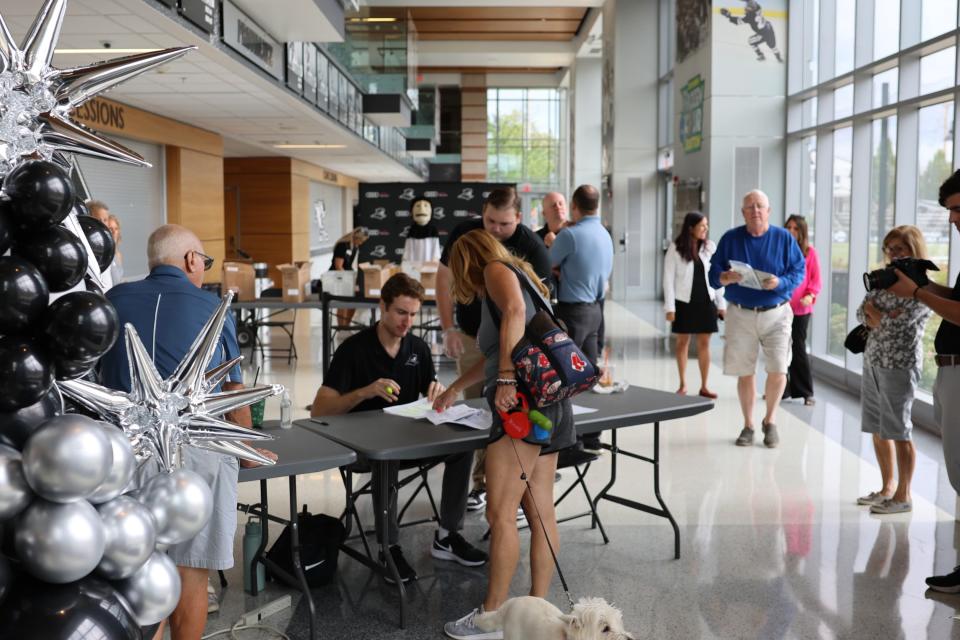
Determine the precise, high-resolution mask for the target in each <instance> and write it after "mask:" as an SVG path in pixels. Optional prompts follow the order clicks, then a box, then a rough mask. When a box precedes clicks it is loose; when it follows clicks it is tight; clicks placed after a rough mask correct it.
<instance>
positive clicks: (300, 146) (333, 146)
mask: <svg viewBox="0 0 960 640" xmlns="http://www.w3.org/2000/svg"><path fill="white" fill-rule="evenodd" d="M273 148H274V149H346V148H347V145H345V144H275V145H273Z"/></svg>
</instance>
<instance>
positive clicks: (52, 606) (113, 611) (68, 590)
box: [0, 577, 142, 640]
mask: <svg viewBox="0 0 960 640" xmlns="http://www.w3.org/2000/svg"><path fill="white" fill-rule="evenodd" d="M141 637H142V636H141V634H140V627H139V626H137V623H136V621H135V620H134V619H133V616H132V615H130V612H129V611H128V610H127V609H126V607H125V606H124V604H123V603H122V602H121V601H120V597H119V596H118V595H117V592H116V590H114V588H113V587H112V586H110V584H109V583H108V582H106V581H104V580H100V579H98V578H94V577H87V578H84V579H83V580H80V581H78V582H71V583H69V584H63V585H59V584H45V583H43V582H39V581H37V580H33V579H30V578H27V577H21V578H20V579H19V580H18V581H17V585H16V588H15V589H13V590H12V592H11V593H10V594H9V595H8V596H7V601H6V602H5V603H4V606H2V607H0V639H2V640H8V639H9V640H13V639H14V638H16V639H17V640H23V639H25V638H43V639H44V640H67V639H68V638H69V639H71V640H73V639H76V638H96V639H97V640H141Z"/></svg>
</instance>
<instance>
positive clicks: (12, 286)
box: [0, 256, 50, 334]
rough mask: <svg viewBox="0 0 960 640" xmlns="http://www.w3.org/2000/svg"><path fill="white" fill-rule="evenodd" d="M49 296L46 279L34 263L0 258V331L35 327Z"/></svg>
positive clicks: (15, 331) (10, 331)
mask: <svg viewBox="0 0 960 640" xmlns="http://www.w3.org/2000/svg"><path fill="white" fill-rule="evenodd" d="M49 300H50V292H49V290H48V289H47V283H46V281H45V280H44V279H43V276H42V275H40V272H39V271H38V270H37V269H36V267H34V266H33V265H32V264H30V263H29V262H27V261H26V260H23V259H22V258H17V257H11V256H7V257H3V258H0V334H8V333H20V332H22V331H25V330H27V329H32V328H34V327H36V323H37V322H38V321H39V320H40V319H41V318H42V317H43V313H44V311H45V310H46V308H47V303H48V302H49Z"/></svg>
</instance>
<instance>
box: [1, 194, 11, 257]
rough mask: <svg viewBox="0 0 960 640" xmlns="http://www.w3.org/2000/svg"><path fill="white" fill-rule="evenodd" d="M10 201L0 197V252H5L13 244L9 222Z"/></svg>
mask: <svg viewBox="0 0 960 640" xmlns="http://www.w3.org/2000/svg"><path fill="white" fill-rule="evenodd" d="M9 207H10V201H9V200H7V199H6V198H3V199H0V254H3V253H6V252H7V249H9V248H10V245H12V244H13V225H11V224H10V213H9Z"/></svg>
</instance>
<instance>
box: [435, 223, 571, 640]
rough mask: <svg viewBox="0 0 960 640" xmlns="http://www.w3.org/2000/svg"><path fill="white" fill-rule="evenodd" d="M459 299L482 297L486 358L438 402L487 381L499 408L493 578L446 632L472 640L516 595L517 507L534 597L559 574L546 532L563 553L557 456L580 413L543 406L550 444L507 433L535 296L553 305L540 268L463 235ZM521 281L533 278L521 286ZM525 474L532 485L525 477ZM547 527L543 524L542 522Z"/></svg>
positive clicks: (489, 464) (458, 252)
mask: <svg viewBox="0 0 960 640" xmlns="http://www.w3.org/2000/svg"><path fill="white" fill-rule="evenodd" d="M449 267H450V271H451V274H452V276H453V287H452V289H453V291H452V293H453V297H454V298H455V299H456V300H457V302H460V303H462V304H470V303H472V302H473V301H474V300H477V299H480V300H483V304H482V305H481V309H482V312H481V313H482V315H481V321H480V329H479V332H478V334H477V343H478V346H479V347H480V350H481V351H482V352H483V354H484V360H481V361H480V362H478V363H477V364H476V365H475V366H473V367H472V368H470V369H469V370H468V371H465V372H464V374H463V375H462V376H460V377H459V378H458V379H457V380H456V381H455V382H454V383H453V384H451V385H450V387H449V388H448V389H447V390H446V391H445V392H444V393H442V394H441V395H440V396H439V397H438V398H437V400H436V401H435V402H434V408H435V409H436V410H437V411H442V410H444V409H446V408H447V407H449V406H451V405H452V404H453V403H454V402H455V401H456V399H457V396H458V395H459V393H460V392H461V391H462V390H463V389H464V388H466V387H469V386H470V385H473V384H476V383H478V382H480V381H483V382H484V385H485V389H484V395H485V396H486V398H487V402H488V403H489V405H490V408H491V409H492V410H493V424H492V425H491V428H490V440H489V441H488V444H487V458H486V472H487V522H489V524H490V574H489V582H488V584H487V593H486V598H485V599H484V601H483V604H482V606H481V607H478V608H477V609H474V610H473V611H471V612H470V613H469V614H467V615H466V616H464V617H463V618H461V619H459V620H456V621H454V622H450V623H448V624H447V625H445V627H444V631H445V632H446V634H447V635H448V636H449V637H451V638H469V637H473V636H475V635H477V634H479V633H481V632H480V631H479V630H478V627H477V626H476V624H475V622H476V617H477V615H479V614H480V613H483V612H490V611H496V610H497V609H498V608H499V607H500V605H502V604H503V603H504V602H505V601H506V599H507V597H508V596H509V591H510V581H511V579H512V578H513V574H514V572H515V571H516V568H517V563H518V561H519V559H520V535H519V532H518V531H517V507H518V506H519V505H520V504H521V503H522V505H523V510H524V512H525V513H526V515H527V522H529V523H530V525H531V526H530V531H531V541H530V574H531V582H532V585H531V587H530V595H532V596H536V597H540V598H545V597H546V596H547V594H548V592H549V589H550V581H551V578H552V577H553V559H552V557H551V553H550V547H549V546H548V545H547V538H546V537H545V536H544V530H546V532H548V534H549V536H550V544H551V545H552V547H553V549H554V551H557V550H558V549H559V534H558V532H557V516H556V512H555V511H554V507H553V499H554V498H553V486H554V473H555V471H556V468H557V451H559V450H560V449H563V448H566V447H569V446H571V445H572V444H573V443H574V442H575V432H574V428H573V411H572V408H571V404H570V401H569V400H565V401H562V402H559V403H557V404H553V405H550V406H548V407H544V408H542V409H541V411H542V412H543V413H544V414H545V415H546V416H547V417H548V418H549V419H550V420H551V421H552V423H553V429H552V430H551V431H549V434H550V435H549V436H548V439H547V441H542V440H536V439H535V436H534V434H533V433H531V434H530V435H529V436H527V437H526V438H524V439H523V440H518V439H513V438H511V437H510V436H507V435H506V433H505V432H504V429H503V424H502V421H501V419H500V416H499V415H498V412H499V411H502V412H504V413H508V412H511V411H514V410H515V409H516V407H517V378H516V371H515V369H514V366H513V359H512V357H511V354H512V352H513V349H514V347H515V346H516V344H517V342H519V341H520V339H521V338H522V337H523V334H524V326H525V325H526V323H527V322H529V321H530V319H531V318H532V317H533V316H534V314H535V313H536V311H537V306H536V304H535V303H534V300H533V298H532V297H531V296H532V295H534V294H535V295H538V296H540V297H541V301H540V302H541V304H545V305H547V306H549V304H550V303H549V302H548V301H547V296H548V295H549V292H548V290H547V288H546V287H545V286H544V285H543V283H542V282H541V281H540V279H539V278H538V277H537V275H536V274H535V273H534V271H533V268H532V267H531V266H530V265H529V264H527V263H526V262H524V261H522V260H520V259H519V258H516V257H514V256H513V255H511V254H510V253H509V252H508V251H507V249H506V248H505V247H504V246H503V244H501V243H500V242H499V241H498V240H497V239H496V238H494V237H493V236H492V235H490V234H489V233H487V232H486V231H484V230H482V229H477V230H475V231H471V232H470V233H467V234H465V235H463V236H461V237H460V239H459V240H457V241H456V242H455V243H454V244H453V246H452V248H451V250H450V262H449ZM521 278H523V279H524V280H526V282H525V283H522V282H521ZM522 474H526V478H527V480H528V482H529V487H530V489H529V491H528V490H527V482H524V480H523V479H522V478H521V476H522ZM541 522H542V523H543V524H542V526H541V524H540V523H541Z"/></svg>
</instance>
